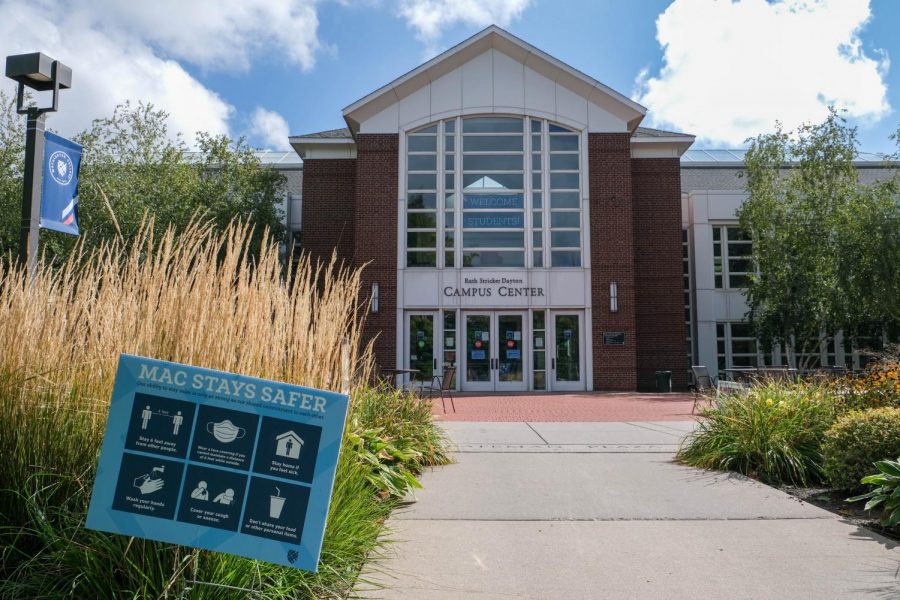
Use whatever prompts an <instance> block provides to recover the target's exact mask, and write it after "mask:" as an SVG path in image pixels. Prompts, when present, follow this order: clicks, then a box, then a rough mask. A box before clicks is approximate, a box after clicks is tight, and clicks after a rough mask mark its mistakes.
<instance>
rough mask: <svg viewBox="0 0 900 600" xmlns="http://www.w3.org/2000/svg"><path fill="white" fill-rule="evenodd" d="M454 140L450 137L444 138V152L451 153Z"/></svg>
mask: <svg viewBox="0 0 900 600" xmlns="http://www.w3.org/2000/svg"><path fill="white" fill-rule="evenodd" d="M455 139H456V138H454V137H453V136H452V135H448V136H445V137H444V150H446V151H447V152H453V149H454V147H455V146H454V144H453V142H454V140H455Z"/></svg>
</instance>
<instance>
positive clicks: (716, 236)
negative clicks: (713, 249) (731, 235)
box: [713, 227, 722, 242]
mask: <svg viewBox="0 0 900 600" xmlns="http://www.w3.org/2000/svg"><path fill="white" fill-rule="evenodd" d="M721 239H722V228H721V227H713V241H714V242H718V241H719V240H721Z"/></svg>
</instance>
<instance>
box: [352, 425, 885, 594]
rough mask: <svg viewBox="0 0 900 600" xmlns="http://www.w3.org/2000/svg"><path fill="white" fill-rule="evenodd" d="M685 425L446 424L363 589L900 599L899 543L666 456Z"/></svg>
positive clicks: (685, 429) (747, 482)
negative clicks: (438, 452) (448, 444)
mask: <svg viewBox="0 0 900 600" xmlns="http://www.w3.org/2000/svg"><path fill="white" fill-rule="evenodd" d="M692 426H693V422H691V421H681V422H677V421H668V422H666V421H660V422H619V423H612V422H607V423H604V422H595V423H523V422H519V423H479V422H470V423H463V422H452V423H451V422H448V423H444V427H445V428H446V429H447V431H448V432H449V434H450V435H451V437H452V438H453V439H454V440H455V441H456V443H457V445H458V450H459V452H458V453H457V454H455V458H456V460H457V463H456V464H454V465H450V466H447V467H441V468H439V469H436V470H434V471H433V472H430V473H427V474H425V476H424V477H423V483H424V485H425V489H424V490H421V491H419V492H418V493H417V495H418V501H417V502H415V503H412V504H410V505H409V506H408V507H406V508H404V509H403V510H401V511H399V512H398V513H397V514H395V515H394V517H392V519H391V522H390V523H389V525H390V527H391V528H392V529H393V534H392V537H393V538H394V539H396V540H398V542H397V543H396V544H394V545H393V546H392V547H391V549H390V550H389V551H388V556H387V558H386V560H383V561H380V562H378V563H376V564H374V565H372V566H370V567H369V572H368V573H367V574H366V576H367V578H369V579H370V580H371V581H373V582H375V583H377V584H378V585H383V586H386V587H385V588H384V589H381V590H373V589H372V586H366V587H361V588H360V590H359V593H360V595H361V596H362V597H366V598H385V599H406V598H409V599H416V600H427V599H432V598H433V599H464V598H478V599H491V598H497V599H507V598H525V599H545V598H546V599H570V598H573V599H581V598H585V599H594V598H597V599H603V598H610V599H617V600H618V599H632V598H633V599H656V598H664V599H669V598H672V599H681V598H683V599H696V598H704V599H718V598H722V599H729V600H731V599H738V598H746V599H753V600H758V599H766V598H772V599H776V598H777V599H779V600H780V599H793V598H811V599H812V598H815V599H829V598H835V599H837V598H841V599H843V598H900V573H898V569H900V547H898V545H897V544H894V543H892V542H890V541H889V540H887V539H885V538H883V537H881V536H877V535H874V534H872V533H870V532H868V531H866V530H863V529H859V528H857V527H854V526H852V525H849V524H847V523H844V522H842V521H841V520H840V519H839V518H838V517H836V516H835V515H833V514H831V513H829V512H826V511H824V510H821V509H818V508H816V507H814V506H811V505H809V504H805V503H803V502H800V501H798V500H796V499H794V498H792V497H790V496H788V495H786V494H783V493H781V492H779V491H777V490H775V489H773V488H770V487H768V486H765V485H762V484H759V483H757V482H754V481H752V480H749V479H746V478H744V477H740V476H735V475H727V474H720V473H707V472H704V471H699V470H696V469H690V468H686V467H682V466H679V465H676V464H674V463H672V460H671V457H672V453H673V452H674V451H675V450H676V448H677V445H678V443H679V441H680V439H681V438H682V436H683V435H685V434H686V433H687V432H688V431H690V429H691V427H692Z"/></svg>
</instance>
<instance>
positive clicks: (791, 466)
mask: <svg viewBox="0 0 900 600" xmlns="http://www.w3.org/2000/svg"><path fill="white" fill-rule="evenodd" d="M837 400H838V398H837V394H836V393H835V392H834V391H833V390H832V389H831V388H829V387H827V386H824V385H819V384H811V383H804V384H793V383H785V382H779V381H771V380H770V381H761V382H758V383H757V384H755V385H754V386H753V387H752V388H750V389H749V390H746V391H742V392H735V393H729V394H722V395H721V396H720V397H719V398H718V399H717V400H716V401H715V402H714V404H713V405H712V406H711V407H710V408H707V409H705V410H703V411H702V412H701V417H702V418H701V419H700V421H699V423H698V426H697V429H696V430H695V431H694V433H692V434H691V435H689V436H688V437H687V438H686V440H685V442H684V443H683V444H682V447H681V448H680V449H679V451H678V454H677V459H678V460H679V461H681V462H682V463H684V464H687V465H691V466H695V467H701V468H704V469H715V470H720V471H735V472H737V473H742V474H744V475H749V476H751V477H755V478H757V479H759V480H761V481H764V482H766V483H774V484H778V483H791V484H795V485H809V484H812V483H816V482H819V481H821V480H822V453H821V445H822V441H823V439H824V435H825V431H827V430H828V428H829V426H830V425H831V424H832V422H833V421H834V415H835V403H836V402H837Z"/></svg>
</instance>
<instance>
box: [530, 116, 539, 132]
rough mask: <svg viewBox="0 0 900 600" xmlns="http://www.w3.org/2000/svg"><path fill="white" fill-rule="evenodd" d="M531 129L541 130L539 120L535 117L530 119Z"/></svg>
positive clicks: (534, 130)
mask: <svg viewBox="0 0 900 600" xmlns="http://www.w3.org/2000/svg"><path fill="white" fill-rule="evenodd" d="M531 131H533V132H536V133H540V132H541V122H540V121H538V120H536V119H532V120H531Z"/></svg>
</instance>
